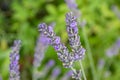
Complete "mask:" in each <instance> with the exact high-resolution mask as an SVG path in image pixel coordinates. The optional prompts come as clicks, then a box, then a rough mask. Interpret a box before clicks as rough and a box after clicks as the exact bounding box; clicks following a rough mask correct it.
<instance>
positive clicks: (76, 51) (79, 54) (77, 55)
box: [66, 12, 85, 61]
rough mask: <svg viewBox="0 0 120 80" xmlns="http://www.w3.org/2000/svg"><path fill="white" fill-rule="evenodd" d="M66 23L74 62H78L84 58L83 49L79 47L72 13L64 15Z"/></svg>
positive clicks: (75, 21) (78, 38) (75, 23)
mask: <svg viewBox="0 0 120 80" xmlns="http://www.w3.org/2000/svg"><path fill="white" fill-rule="evenodd" d="M66 23H67V24H66V26H67V32H68V37H69V43H70V46H71V48H72V51H73V56H74V60H75V61H76V60H80V59H82V58H83V57H84V54H85V49H84V48H82V46H81V43H80V37H79V35H78V28H77V20H76V17H75V16H73V14H72V12H70V13H67V14H66Z"/></svg>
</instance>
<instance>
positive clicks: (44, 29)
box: [38, 12, 85, 79]
mask: <svg viewBox="0 0 120 80" xmlns="http://www.w3.org/2000/svg"><path fill="white" fill-rule="evenodd" d="M66 23H67V32H68V36H69V41H70V46H71V48H72V52H71V53H70V52H69V50H68V49H67V47H66V46H65V45H64V44H63V43H61V39H60V37H58V36H56V34H55V33H54V31H53V28H52V27H51V26H47V25H46V24H45V23H42V24H40V25H39V27H38V28H39V31H40V33H41V34H44V35H45V36H47V37H48V38H49V39H50V44H51V45H52V46H53V47H54V49H55V50H56V52H57V55H58V58H59V60H60V61H62V63H63V66H64V67H65V68H71V69H72V70H73V71H74V73H76V71H75V70H74V68H73V62H74V61H76V60H81V59H82V58H83V56H84V54H85V49H84V48H82V46H81V44H80V38H79V36H78V28H77V21H76V17H75V16H73V14H72V12H71V13H67V14H66ZM82 70H83V69H82ZM76 75H77V73H76ZM84 78H85V75H84ZM77 79H78V78H77ZM79 79H80V78H79Z"/></svg>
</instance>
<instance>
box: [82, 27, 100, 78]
mask: <svg viewBox="0 0 120 80" xmlns="http://www.w3.org/2000/svg"><path fill="white" fill-rule="evenodd" d="M82 31H83V36H84V41H85V45H86V48H87V52H88V54H87V55H88V59H89V61H90V67H91V70H92V76H93V79H94V80H98V79H97V78H96V77H97V76H96V71H95V66H94V61H93V57H92V52H91V49H90V45H89V41H88V38H87V36H86V32H85V29H84V27H82Z"/></svg>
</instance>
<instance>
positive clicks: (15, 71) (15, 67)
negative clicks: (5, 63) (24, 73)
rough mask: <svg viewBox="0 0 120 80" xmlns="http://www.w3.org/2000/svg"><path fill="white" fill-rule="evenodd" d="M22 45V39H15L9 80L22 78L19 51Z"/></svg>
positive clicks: (11, 54)
mask: <svg viewBox="0 0 120 80" xmlns="http://www.w3.org/2000/svg"><path fill="white" fill-rule="evenodd" d="M20 47H21V41H20V40H15V41H14V45H13V47H12V51H11V53H10V65H9V70H10V76H9V80H20V72H19V51H20Z"/></svg>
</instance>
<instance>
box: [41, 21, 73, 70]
mask: <svg viewBox="0 0 120 80" xmlns="http://www.w3.org/2000/svg"><path fill="white" fill-rule="evenodd" d="M43 26H44V28H43ZM49 27H50V28H49ZM49 29H50V30H49ZM39 31H40V32H41V33H42V34H44V35H46V36H47V37H48V38H50V39H51V45H52V46H53V47H54V48H55V50H56V51H57V54H58V57H59V59H60V61H62V62H63V65H64V66H65V67H66V68H68V67H71V66H72V63H73V60H72V56H71V55H70V54H69V51H68V49H67V48H66V46H65V45H64V44H62V43H61V40H60V37H58V36H56V35H55V33H54V32H50V31H51V26H47V25H46V24H45V23H42V24H40V25H39Z"/></svg>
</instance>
